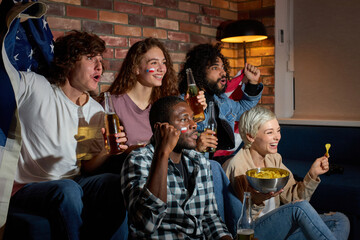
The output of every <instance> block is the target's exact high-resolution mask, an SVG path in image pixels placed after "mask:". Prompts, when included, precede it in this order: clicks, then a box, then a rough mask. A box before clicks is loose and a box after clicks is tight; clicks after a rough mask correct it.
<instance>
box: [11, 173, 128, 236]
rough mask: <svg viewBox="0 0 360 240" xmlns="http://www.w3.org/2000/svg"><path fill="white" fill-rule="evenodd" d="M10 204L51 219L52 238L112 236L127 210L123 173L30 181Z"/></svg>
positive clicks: (12, 206)
mask: <svg viewBox="0 0 360 240" xmlns="http://www.w3.org/2000/svg"><path fill="white" fill-rule="evenodd" d="M10 207H11V208H20V209H22V210H24V211H26V212H28V213H31V214H36V215H40V216H44V217H46V218H47V219H49V222H50V226H51V232H52V236H53V237H52V238H53V239H110V238H111V237H112V236H113V234H114V233H115V232H116V231H117V230H118V228H119V227H120V225H121V223H122V222H123V220H124V218H125V213H126V211H125V206H124V200H123V197H122V194H121V181H120V175H119V174H111V173H104V174H99V175H94V176H87V177H84V176H78V177H76V178H75V179H74V180H70V179H64V180H55V181H47V182H38V183H30V184H27V185H25V186H24V187H23V188H21V189H20V190H19V191H18V192H17V193H16V194H15V195H14V196H13V197H12V198H11V201H10ZM117 235H119V238H118V239H121V238H122V237H120V235H121V232H120V233H119V231H118V232H117Z"/></svg>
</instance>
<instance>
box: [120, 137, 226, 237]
mask: <svg viewBox="0 0 360 240" xmlns="http://www.w3.org/2000/svg"><path fill="white" fill-rule="evenodd" d="M153 155H154V146H153V145H151V144H149V145H147V146H146V147H143V148H139V149H136V150H134V151H132V153H131V154H130V155H129V156H128V158H127V159H126V161H125V162H124V165H123V168H122V172H121V175H122V180H121V185H122V186H121V188H122V192H123V195H124V199H125V204H126V207H127V209H128V212H129V214H128V215H129V225H130V229H131V235H132V236H133V237H135V238H136V239H139V238H142V239H220V238H221V237H223V236H225V235H229V236H231V234H230V233H229V232H228V230H227V228H226V225H225V224H224V223H223V221H222V220H221V219H220V215H219V213H218V210H217V204H216V200H215V195H214V187H213V179H212V173H211V168H210V163H209V162H208V161H207V160H206V158H204V156H203V155H202V154H200V153H198V152H196V151H194V150H183V157H184V159H185V163H186V167H187V169H188V171H189V187H188V189H189V190H188V189H186V188H185V185H184V180H183V178H182V177H181V175H180V172H179V170H178V169H177V168H176V167H175V165H174V163H173V162H172V161H171V159H169V167H168V176H167V203H165V202H163V201H161V200H160V199H159V198H157V197H156V196H154V195H153V194H152V193H151V192H150V191H149V190H148V189H147V188H146V187H145V186H144V185H145V183H146V181H147V177H148V176H149V171H150V166H151V162H152V158H153ZM191 189H193V190H192V191H191Z"/></svg>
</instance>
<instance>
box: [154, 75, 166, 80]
mask: <svg viewBox="0 0 360 240" xmlns="http://www.w3.org/2000/svg"><path fill="white" fill-rule="evenodd" d="M153 76H154V78H156V79H157V80H162V79H163V77H164V76H163V75H153Z"/></svg>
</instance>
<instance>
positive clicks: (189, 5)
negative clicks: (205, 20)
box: [179, 2, 200, 13]
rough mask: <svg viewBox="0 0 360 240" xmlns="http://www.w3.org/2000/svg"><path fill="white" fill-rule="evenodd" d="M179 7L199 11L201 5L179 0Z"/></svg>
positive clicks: (188, 10)
mask: <svg viewBox="0 0 360 240" xmlns="http://www.w3.org/2000/svg"><path fill="white" fill-rule="evenodd" d="M179 9H180V10H183V11H186V12H193V13H199V12H200V11H199V5H198V4H194V3H189V2H179Z"/></svg>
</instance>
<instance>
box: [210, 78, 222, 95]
mask: <svg viewBox="0 0 360 240" xmlns="http://www.w3.org/2000/svg"><path fill="white" fill-rule="evenodd" d="M220 81H221V78H219V79H218V80H217V81H216V82H211V83H208V84H207V89H206V92H208V93H209V94H211V95H217V96H219V97H220V95H221V94H223V93H225V90H226V87H227V81H226V83H225V85H224V86H223V88H219V86H218V83H219V82H220Z"/></svg>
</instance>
